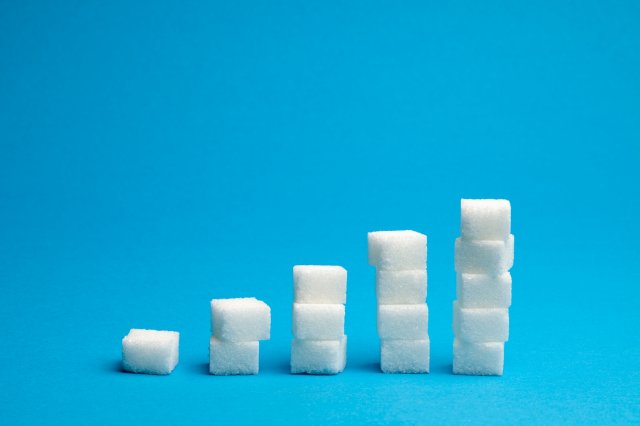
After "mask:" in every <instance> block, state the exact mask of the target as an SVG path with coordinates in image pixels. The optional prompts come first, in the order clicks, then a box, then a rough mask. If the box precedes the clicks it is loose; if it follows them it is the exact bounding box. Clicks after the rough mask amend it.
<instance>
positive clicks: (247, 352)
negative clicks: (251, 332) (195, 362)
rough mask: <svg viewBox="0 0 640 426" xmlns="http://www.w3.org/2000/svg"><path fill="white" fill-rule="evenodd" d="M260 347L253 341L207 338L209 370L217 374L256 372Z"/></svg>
mask: <svg viewBox="0 0 640 426" xmlns="http://www.w3.org/2000/svg"><path fill="white" fill-rule="evenodd" d="M259 359H260V347H259V343H258V342H257V341H254V342H230V341H228V340H220V339H216V338H215V337H211V338H210V339H209V372H210V373H211V374H215V375H217V376H229V375H237V374H258V371H259Z"/></svg>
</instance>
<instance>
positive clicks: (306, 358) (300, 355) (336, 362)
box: [291, 336, 347, 374]
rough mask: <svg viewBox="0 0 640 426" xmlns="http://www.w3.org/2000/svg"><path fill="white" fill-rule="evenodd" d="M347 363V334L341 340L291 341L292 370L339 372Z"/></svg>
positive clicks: (300, 371)
mask: <svg viewBox="0 0 640 426" xmlns="http://www.w3.org/2000/svg"><path fill="white" fill-rule="evenodd" d="M346 363H347V336H342V338H341V339H339V340H301V339H293V341H292V342H291V372H292V373H294V374H296V373H307V374H338V373H340V372H342V370H344V367H345V365H346Z"/></svg>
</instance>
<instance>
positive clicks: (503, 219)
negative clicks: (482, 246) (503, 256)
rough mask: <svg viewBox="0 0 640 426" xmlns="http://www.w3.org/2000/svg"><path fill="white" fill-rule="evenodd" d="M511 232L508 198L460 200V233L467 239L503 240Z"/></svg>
mask: <svg viewBox="0 0 640 426" xmlns="http://www.w3.org/2000/svg"><path fill="white" fill-rule="evenodd" d="M510 233H511V203H509V201H508V200H466V199H464V198H463V199H462V200H461V201H460V235H461V236H462V238H464V239H468V240H504V239H506V238H507V237H508V236H509V234H510Z"/></svg>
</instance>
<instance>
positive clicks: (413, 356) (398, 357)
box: [380, 339, 430, 373]
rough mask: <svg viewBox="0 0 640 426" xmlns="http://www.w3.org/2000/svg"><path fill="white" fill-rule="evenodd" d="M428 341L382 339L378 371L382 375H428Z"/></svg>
mask: <svg viewBox="0 0 640 426" xmlns="http://www.w3.org/2000/svg"><path fill="white" fill-rule="evenodd" d="M429 350H430V343H429V339H422V340H399V339H382V340H381V342H380V369H381V370H382V372H384V373H428V372H429Z"/></svg>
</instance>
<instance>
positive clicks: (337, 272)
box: [293, 265, 347, 305]
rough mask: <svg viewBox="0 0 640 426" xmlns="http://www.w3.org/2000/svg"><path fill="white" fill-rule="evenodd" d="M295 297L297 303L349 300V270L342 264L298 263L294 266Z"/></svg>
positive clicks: (340, 302)
mask: <svg viewBox="0 0 640 426" xmlns="http://www.w3.org/2000/svg"><path fill="white" fill-rule="evenodd" d="M293 297H294V302H296V303H338V304H343V305H344V304H345V303H346V301H347V270H346V269H344V268H343V267H342V266H324V265H296V266H294V267H293Z"/></svg>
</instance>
